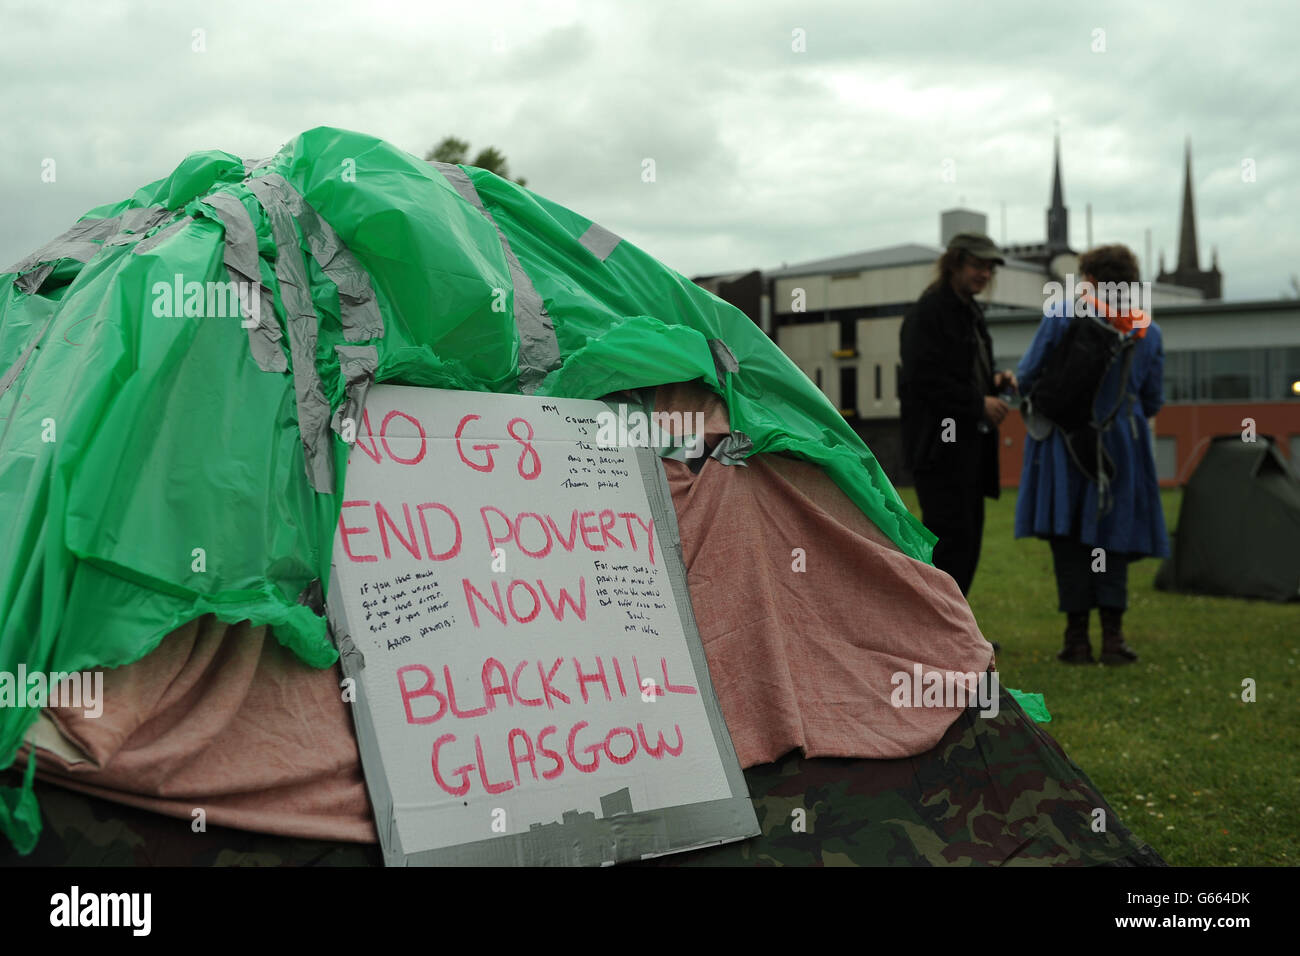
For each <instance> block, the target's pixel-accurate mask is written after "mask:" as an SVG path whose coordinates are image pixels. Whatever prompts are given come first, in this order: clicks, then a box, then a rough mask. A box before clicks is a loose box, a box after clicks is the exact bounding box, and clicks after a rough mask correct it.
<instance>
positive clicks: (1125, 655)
mask: <svg viewBox="0 0 1300 956" xmlns="http://www.w3.org/2000/svg"><path fill="white" fill-rule="evenodd" d="M1099 611H1100V612H1101V662H1102V663H1103V664H1132V663H1134V662H1135V661H1137V659H1138V656H1137V652H1136V651H1134V650H1133V648H1131V647H1129V646H1128V645H1127V644H1125V643H1124V631H1123V630H1122V628H1121V626H1120V625H1121V622H1122V621H1123V620H1124V609H1123V608H1118V607H1103V608H1099Z"/></svg>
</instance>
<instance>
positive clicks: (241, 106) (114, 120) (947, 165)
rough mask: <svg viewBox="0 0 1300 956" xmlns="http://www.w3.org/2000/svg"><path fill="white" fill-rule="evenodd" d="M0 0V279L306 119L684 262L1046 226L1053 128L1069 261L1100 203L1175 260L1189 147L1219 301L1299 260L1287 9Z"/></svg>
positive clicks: (715, 264)
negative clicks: (962, 225)
mask: <svg viewBox="0 0 1300 956" xmlns="http://www.w3.org/2000/svg"><path fill="white" fill-rule="evenodd" d="M0 6H2V7H3V15H4V23H5V26H4V30H3V33H2V34H0V89H2V90H3V93H4V97H3V101H4V105H3V106H2V107H0V110H2V111H3V114H4V115H3V118H4V130H5V135H4V136H3V137H0V210H3V220H2V225H0V260H3V261H0V268H3V267H5V266H7V265H9V264H10V263H11V262H14V261H16V260H18V259H20V258H21V257H22V256H24V255H25V254H27V253H28V252H30V251H32V250H33V249H35V248H36V247H38V246H39V245H41V244H42V243H43V242H45V241H47V240H48V239H50V238H52V237H53V236H55V235H57V234H58V233H60V232H62V231H63V230H64V229H66V228H67V227H68V226H69V225H71V223H72V222H73V221H75V220H76V219H77V218H78V217H79V216H81V215H82V214H83V213H84V212H85V211H86V210H88V209H90V208H91V207H93V206H96V205H99V204H101V203H104V202H111V201H116V200H119V199H122V198H125V197H126V196H127V195H129V194H130V193H131V192H132V191H133V190H134V189H135V188H137V187H138V186H140V185H142V184H144V183H146V182H149V181H151V180H154V179H157V178H159V177H161V176H164V175H166V174H167V173H168V172H170V171H171V169H172V168H173V167H175V165H176V164H177V163H178V162H179V161H180V160H181V159H182V158H183V157H184V156H185V154H186V153H188V152H191V151H193V150H197V149H205V148H212V147H216V148H220V149H224V150H227V151H229V152H232V153H234V154H236V155H239V156H242V157H261V156H267V155H270V154H271V153H273V152H274V151H275V150H276V149H277V148H278V147H279V146H280V144H281V143H283V142H284V141H285V140H287V139H289V138H291V137H292V136H293V135H295V134H296V133H298V132H301V131H302V130H304V129H308V128H311V127H314V126H319V125H331V126H341V127H347V128H351V129H357V130H362V131H365V132H369V133H373V134H375V135H377V136H381V137H383V138H385V139H388V140H389V141H391V142H393V143H395V144H397V145H398V146H401V147H402V148H405V149H407V150H410V151H412V152H415V153H419V154H421V155H422V154H423V152H424V150H426V149H427V148H428V147H429V146H431V145H432V144H433V143H434V142H436V141H437V140H438V139H440V138H441V137H443V136H444V135H447V134H455V135H458V136H460V137H462V138H464V139H467V140H469V141H470V143H471V146H472V148H474V149H477V148H478V147H481V146H486V145H495V146H497V147H498V148H500V149H501V150H503V151H504V152H505V154H506V155H507V157H508V158H509V160H510V163H511V169H512V171H513V172H514V174H515V175H523V176H526V177H527V179H528V185H529V188H531V189H534V190H536V191H537V192H540V193H542V194H544V195H546V196H549V197H551V198H552V199H555V200H557V201H559V202H561V203H563V204H565V205H567V206H569V207H571V208H573V209H575V210H577V211H578V212H580V213H582V214H583V215H585V216H588V217H590V218H593V219H595V220H597V221H599V222H600V223H602V224H603V225H604V226H606V227H607V228H609V229H612V230H614V231H615V232H617V233H619V234H621V235H622V236H624V237H625V238H627V239H629V240H631V241H633V242H635V243H636V244H638V245H639V246H641V247H642V248H644V249H645V250H647V251H648V252H650V253H651V254H653V255H655V256H656V257H658V258H659V259H661V260H662V261H664V262H665V263H667V264H668V265H670V266H672V267H673V268H675V269H677V270H678V271H680V272H683V273H686V274H687V275H694V274H699V273H706V272H723V271H736V270H741V269H748V268H754V267H758V268H765V267H773V266H779V265H780V264H782V263H783V262H788V263H795V262H799V261H802V260H807V259H814V258H821V257H824V256H832V255H839V254H844V253H849V252H854V251H857V250H861V249H869V248H875V247H879V246H885V245H892V244H895V243H901V242H924V243H929V244H934V243H937V241H938V222H939V211H940V210H941V209H945V208H949V207H951V206H956V205H959V204H960V205H964V206H966V207H968V208H973V209H976V210H979V211H982V212H985V213H987V214H988V216H989V231H990V233H991V234H992V235H993V237H994V238H995V239H996V240H998V241H1004V240H1005V241H1011V242H1017V241H1038V240H1041V239H1042V238H1043V236H1044V232H1045V222H1044V218H1045V217H1044V212H1045V208H1046V206H1047V204H1048V200H1049V195H1050V193H1049V190H1050V185H1051V180H1050V171H1051V151H1052V134H1053V130H1054V129H1055V128H1056V124H1057V123H1059V124H1060V132H1061V143H1062V155H1063V161H1062V166H1063V174H1064V182H1065V199H1066V203H1067V205H1068V206H1069V209H1070V238H1071V241H1072V243H1073V245H1074V246H1075V247H1076V248H1080V249H1081V248H1082V247H1083V246H1084V244H1085V240H1086V233H1085V218H1084V206H1085V203H1089V202H1090V203H1091V204H1092V207H1093V230H1094V237H1095V240H1096V242H1098V243H1100V242H1103V241H1120V242H1125V243H1128V244H1129V245H1130V246H1132V248H1133V249H1134V250H1135V251H1136V252H1137V253H1138V255H1139V256H1140V257H1141V256H1143V253H1144V246H1145V240H1144V232H1145V230H1147V229H1150V230H1151V235H1152V243H1153V249H1154V250H1155V251H1156V252H1159V251H1160V250H1162V249H1163V250H1164V251H1165V254H1166V258H1167V261H1168V263H1169V265H1170V267H1171V268H1172V266H1173V260H1174V259H1175V258H1176V252H1177V237H1178V215H1179V203H1180V197H1181V194H1182V169H1183V166H1182V163H1183V145H1184V141H1185V139H1186V138H1187V137H1190V138H1191V142H1192V150H1193V174H1194V186H1195V191H1196V202H1197V227H1198V234H1199V239H1200V245H1201V248H1200V255H1201V265H1202V267H1205V266H1206V265H1207V264H1208V261H1209V257H1210V250H1211V246H1213V247H1216V248H1217V249H1218V254H1219V264H1220V268H1221V269H1222V270H1223V272H1224V288H1225V292H1226V295H1227V296H1228V297H1229V298H1233V299H1257V298H1271V297H1276V296H1277V295H1279V294H1281V293H1283V292H1284V291H1288V290H1289V288H1290V282H1289V280H1290V277H1291V275H1292V274H1293V273H1298V272H1300V226H1298V224H1297V220H1298V217H1300V148H1297V147H1300V109H1298V108H1297V105H1296V104H1297V92H1296V91H1297V89H1298V88H1300V82H1298V81H1300V65H1298V60H1300V57H1297V53H1296V49H1295V42H1296V39H1297V36H1300V29H1297V28H1298V27H1300V8H1297V6H1296V5H1295V4H1294V3H1284V2H1278V3H1260V4H1246V3H1232V4H1227V3H1223V4H1215V3H1203V2H1189V0H1180V2H1177V3H1152V4H1142V5H1136V4H1133V3H1131V2H1121V3H1106V2H1097V3H1090V4H1081V3H1077V2H1071V3H1055V2H1052V3H1048V2H1042V0H1037V2H1005V3H998V2H988V3H976V2H971V0H964V2H960V3H955V2H953V3H949V2H942V3H896V2H891V3H881V2H875V0H869V2H863V0H856V2H843V3H831V2H826V3H782V2H768V0H750V2H747V3H743V4H742V3H730V2H709V0H695V2H687V3H678V2H672V0H657V2H654V3H643V2H630V0H624V2H613V0H608V2H590V3H588V2H583V0H551V2H548V0H537V2H521V3H496V2H489V0H473V2H456V3H450V2H436V3H416V2H390V0H367V2H364V3H358V2H334V0H318V2H312V3H297V2H292V3H291V2H283V3H281V2H276V3H271V2H267V0H261V2H243V0H233V2H232V0H221V2H217V0H170V2H146V0H139V2H122V0H96V2H80V0H69V2H61V3H58V4H52V3H48V2H44V0H42V2H33V3H23V2H13V0H0ZM195 31H202V32H201V33H196V32H195ZM196 47H202V49H201V50H196V49H195V48H196ZM51 158H52V159H54V160H55V163H56V166H55V168H56V179H55V181H54V182H52V183H48V182H43V181H42V178H41V172H42V168H43V167H42V163H43V161H44V160H46V159H51ZM647 158H650V159H653V160H654V161H655V169H656V179H655V181H654V182H653V183H646V182H643V181H642V175H641V172H642V168H643V161H644V160H645V159H647ZM1252 179H1253V181H1251V180H1252ZM1003 204H1005V216H1006V232H1005V234H1004V233H1003V229H1002V210H1003ZM1144 276H1145V264H1144ZM1292 294H1294V293H1292Z"/></svg>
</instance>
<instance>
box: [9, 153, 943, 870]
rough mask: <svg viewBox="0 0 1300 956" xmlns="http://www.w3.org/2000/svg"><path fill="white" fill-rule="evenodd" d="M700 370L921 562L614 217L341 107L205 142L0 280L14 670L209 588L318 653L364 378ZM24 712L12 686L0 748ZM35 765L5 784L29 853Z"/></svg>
mask: <svg viewBox="0 0 1300 956" xmlns="http://www.w3.org/2000/svg"><path fill="white" fill-rule="evenodd" d="M241 291H242V292H243V293H244V294H243V295H242V297H240V296H239V293H240V292H241ZM694 380H703V381H704V382H705V383H706V384H707V385H708V386H709V387H710V388H713V389H715V390H716V391H717V392H718V393H719V394H720V395H721V396H722V397H723V398H724V400H725V401H726V404H727V408H728V409H729V411H730V415H731V423H732V428H733V432H732V435H731V436H730V438H729V439H728V440H727V441H726V442H724V445H723V447H722V448H721V449H720V450H721V451H722V452H723V454H724V455H725V456H726V457H728V458H730V459H732V460H739V459H742V458H744V457H746V456H748V455H751V454H756V453H761V452H784V453H786V454H790V455H794V456H796V457H800V458H804V459H807V460H810V461H813V462H816V463H817V464H819V465H820V466H822V467H823V468H824V469H825V470H826V471H827V473H828V474H829V475H830V476H831V477H832V478H833V479H834V480H835V481H836V483H837V484H838V485H839V486H840V487H841V488H842V489H843V490H844V491H845V492H846V493H847V494H848V496H849V497H850V498H851V499H852V500H853V501H854V502H855V503H856V504H857V505H858V506H859V507H860V508H861V509H862V510H863V511H864V512H865V513H866V514H867V515H868V516H869V517H870V518H871V519H872V520H873V521H874V522H875V523H876V524H877V525H878V526H879V527H880V528H881V530H883V531H884V532H885V533H886V534H887V535H889V537H890V538H891V539H892V540H894V541H895V542H896V543H897V544H898V545H899V546H900V547H901V548H902V549H903V551H904V552H905V553H907V554H908V555H910V556H912V557H914V558H917V559H920V560H923V561H928V560H929V559H930V552H931V548H932V545H933V541H934V538H933V536H932V535H931V534H930V533H929V532H928V531H926V530H925V528H924V527H923V526H922V525H921V524H920V523H919V522H918V521H917V520H916V519H915V518H913V517H912V516H911V515H910V514H909V513H908V512H907V509H906V508H905V507H904V505H903V504H902V502H901V501H900V500H899V498H898V495H897V494H896V492H895V491H894V489H893V487H892V486H891V485H890V483H889V481H888V480H887V479H886V477H885V475H884V473H883V472H882V470H881V469H880V467H879V465H878V464H877V462H876V460H875V458H874V457H873V456H872V454H871V452H870V451H869V450H868V449H867V448H866V446H865V445H864V444H863V443H862V441H861V440H860V439H859V438H858V437H857V436H856V435H855V434H854V433H853V431H852V429H851V428H850V427H849V426H848V425H847V424H846V423H845V421H844V419H843V418H842V417H841V416H840V414H839V413H838V412H837V411H836V410H835V409H834V407H832V405H831V404H830V402H829V401H828V400H827V399H826V398H825V397H824V396H823V395H822V394H821V392H820V391H819V390H818V389H817V388H816V387H815V386H813V385H812V383H811V382H809V381H808V380H807V378H806V377H805V376H804V375H803V374H801V373H800V372H799V371H798V369H797V368H796V367H795V366H794V364H793V363H792V362H790V360H789V359H787V358H786V357H785V355H784V354H783V353H782V352H781V351H780V350H779V349H778V348H777V347H776V346H775V345H774V344H773V343H772V342H771V341H770V340H769V339H768V338H767V336H766V335H764V334H763V332H762V331H760V330H759V329H758V328H757V327H755V326H754V324H753V323H752V322H751V321H750V320H749V319H748V318H746V317H745V316H744V315H743V314H742V313H740V312H739V311H737V310H736V309H734V308H733V307H731V306H729V305H727V304H726V303H724V302H722V301H721V300H719V299H717V298H715V297H714V296H712V295H710V294H709V293H707V292H705V291H703V290H702V289H700V288H698V287H697V286H695V285H694V284H693V283H691V282H689V281H688V280H686V279H684V278H683V277H682V276H680V275H678V274H677V273H675V272H673V271H671V270H670V269H668V268H666V267H664V266H663V265H661V264H659V263H658V262H656V261H655V260H654V259H652V258H651V257H650V256H648V255H646V254H645V253H643V252H642V251H641V250H639V249H637V248H636V247H634V246H632V245H631V244H630V243H627V242H622V241H620V240H619V239H618V237H616V236H614V235H612V234H611V233H609V232H607V231H606V230H604V229H602V228H601V227H600V226H598V225H595V224H593V223H591V222H590V221H589V220H586V219H584V218H582V217H581V216H578V215H576V214H574V213H572V212H570V211H569V210H567V209H564V208H562V207H560V206H558V205H556V204H554V203H551V202H548V201H547V200H545V199H543V198H541V197H540V196H537V195H535V194H533V193H531V192H529V191H527V190H525V189H523V188H521V187H519V186H517V185H515V184H513V183H510V182H508V181H506V180H503V179H500V178H498V177H497V176H495V175H493V174H491V173H489V172H486V171H484V170H480V169H473V168H469V167H459V166H445V165H430V164H427V163H424V162H421V161H420V160H418V159H417V158H415V157H414V156H411V155H409V154H407V153H404V152H402V151H401V150H398V149H396V148H394V147H392V146H390V145H388V144H386V143H384V142H382V141H380V140H377V139H375V138H373V137H370V136H365V135H362V134H359V133H353V132H347V131H343V130H337V129H330V128H318V129H314V130H310V131H308V132H306V133H303V134H302V135H300V136H298V137H296V138H295V139H293V140H292V141H291V142H289V143H288V144H286V145H285V146H284V147H283V148H282V149H281V150H280V151H279V152H278V153H277V154H276V155H275V156H274V157H273V158H271V159H270V160H264V161H255V162H245V161H243V160H241V159H239V158H237V157H235V156H232V155H230V154H229V153H224V152H220V151H217V150H208V151H205V152H199V153H194V154H192V155H190V156H189V157H188V158H186V159H185V161H184V162H182V163H181V164H180V165H179V166H178V167H177V168H176V170H175V171H174V172H173V173H172V174H171V175H170V176H168V177H166V178H165V179H161V180H159V181H157V182H155V183H152V184H150V185H148V186H145V187H143V188H142V189H140V190H138V191H137V192H136V193H135V194H134V195H133V196H132V197H131V198H130V199H127V200H124V201H122V202H119V203H116V204H113V205H108V206H101V207H99V208H97V209H94V210H92V211H91V212H89V213H88V214H87V215H86V217H85V218H83V219H82V220H81V221H79V222H78V223H77V224H76V225H75V226H73V228H72V229H70V230H69V231H68V232H66V233H65V234H64V235H62V236H60V237H59V238H58V239H56V240H54V241H53V242H51V243H50V244H48V245H47V246H46V247H44V248H42V249H41V250H39V251H37V252H36V253H34V254H33V255H31V256H29V257H28V258H27V259H25V260H23V261H22V262H20V263H18V264H16V265H15V266H13V267H11V268H9V269H8V270H6V273H4V274H3V275H2V276H0V516H2V517H3V520H0V671H6V672H10V673H13V672H15V671H16V670H17V665H18V664H19V663H22V664H24V665H25V666H26V668H27V669H28V671H38V670H39V671H44V672H58V671H66V672H71V671H78V670H84V669H89V668H97V667H116V666H120V665H123V664H127V663H130V662H133V661H136V660H138V659H140V658H141V657H143V656H144V655H145V654H147V653H148V652H149V651H151V650H152V649H153V648H154V647H155V646H156V645H157V644H158V642H159V641H160V640H161V639H162V638H163V637H164V636H165V635H166V634H168V633H169V632H171V631H172V630H174V629H175V628H176V627H178V626H180V625H181V624H183V623H185V622H187V621H190V620H193V619H195V618H197V617H199V616H201V615H204V614H208V613H211V614H215V615H216V616H217V617H218V618H220V619H221V620H222V621H226V622H235V621H240V620H244V619H247V620H249V621H251V622H253V624H255V625H260V624H267V625H270V626H271V627H272V628H273V630H274V633H275V636H276V638H277V639H278V640H279V641H280V642H281V643H282V644H284V645H285V646H287V647H289V648H291V649H292V650H293V651H294V652H296V653H297V654H298V656H299V657H300V658H301V659H302V660H303V661H305V662H306V663H308V664H311V665H313V666H318V667H320V666H326V665H328V664H330V663H331V662H332V661H333V660H334V659H335V656H336V654H335V651H334V648H333V646H332V645H331V643H330V641H329V638H328V636H327V634H326V627H325V619H324V617H323V616H322V615H321V614H320V594H321V593H322V590H323V588H324V587H325V585H326V584H327V580H326V578H327V574H328V569H329V566H330V549H331V546H332V543H333V538H334V529H335V524H336V521H337V519H338V514H339V509H340V505H341V494H342V490H343V483H344V469H345V463H346V458H347V451H348V445H347V443H346V442H345V441H344V438H343V436H342V433H343V432H345V431H347V430H348V426H349V424H350V422H349V418H350V414H351V410H353V409H355V408H358V407H359V406H360V405H361V403H362V402H363V401H364V395H365V391H366V389H367V388H368V387H369V386H370V385H371V384H372V383H377V382H389V383H394V384H405V385H424V386H435V387H442V388H455V389H469V390H477V391H493V392H515V393H524V394H534V395H539V396H545V395H554V396H563V397H569V398H598V397H600V396H604V395H607V394H610V393H612V392H616V391H619V390H622V389H638V388H643V387H648V386H655V385H659V384H662V383H670V382H683V381H694ZM36 717H37V709H36V708H32V707H21V706H20V707H4V708H0V769H3V768H6V767H9V766H10V765H11V764H12V763H13V761H14V759H15V755H16V753H17V750H18V748H19V746H20V745H21V743H22V740H23V737H24V733H25V731H26V730H27V728H28V726H29V725H30V724H31V723H32V722H33V721H34V720H35V719H36ZM34 766H35V761H30V762H29V764H28V767H29V771H28V774H27V777H26V780H25V785H24V786H23V788H22V789H21V790H14V789H13V788H6V789H4V790H2V791H0V830H3V832H4V833H5V834H6V835H7V836H9V837H10V839H12V840H13V841H14V843H15V845H16V846H18V848H19V849H20V850H24V851H25V850H26V849H30V847H31V846H32V844H33V843H34V842H35V839H36V835H37V833H38V832H39V816H38V813H37V809H36V804H35V799H34V796H33V793H32V789H31V781H32V776H31V770H32V768H34Z"/></svg>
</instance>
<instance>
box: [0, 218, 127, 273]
mask: <svg viewBox="0 0 1300 956" xmlns="http://www.w3.org/2000/svg"><path fill="white" fill-rule="evenodd" d="M120 223H121V217H120V216H112V217H110V218H108V219H83V220H81V222H76V223H73V224H72V227H71V228H70V229H68V230H67V231H66V232H64V233H63V235H61V236H59V237H58V238H57V239H52V240H51V241H49V242H47V243H46V244H45V245H43V246H41V248H39V249H37V250H36V251H35V252H33V253H32V254H31V255H30V256H27V258H25V259H23V260H22V261H20V262H16V263H14V264H13V265H12V266H10V267H9V268H8V269H6V270H4V271H5V272H13V273H19V274H21V273H24V272H27V271H28V270H29V269H34V268H35V267H36V266H39V265H44V264H45V263H49V262H57V261H58V260H59V259H76V260H77V261H78V262H89V261H90V259H91V257H92V256H94V255H96V254H97V253H98V252H99V250H100V248H101V246H100V242H102V241H103V240H105V239H107V238H108V237H109V236H111V235H113V234H114V233H116V232H117V231H118V229H119V225H120ZM95 240H99V242H96V241H95Z"/></svg>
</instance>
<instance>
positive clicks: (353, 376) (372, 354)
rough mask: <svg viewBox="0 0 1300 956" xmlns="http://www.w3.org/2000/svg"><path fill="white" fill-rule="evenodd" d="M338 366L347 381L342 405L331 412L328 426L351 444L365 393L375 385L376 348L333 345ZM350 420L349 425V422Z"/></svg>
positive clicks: (361, 413)
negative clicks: (332, 416) (332, 415)
mask: <svg viewBox="0 0 1300 956" xmlns="http://www.w3.org/2000/svg"><path fill="white" fill-rule="evenodd" d="M334 351H335V352H336V353H337V354H338V357H339V368H341V369H342V371H343V380H344V381H345V382H346V383H347V388H346V390H345V392H344V399H343V404H342V405H340V406H339V407H338V411H336V412H335V413H334V418H333V419H332V420H331V421H330V428H332V429H334V432H335V433H336V434H338V435H340V436H341V437H342V438H343V440H344V441H345V442H347V443H348V444H349V445H351V444H352V443H353V442H355V441H356V440H357V429H359V428H360V427H361V416H362V415H364V414H365V411H366V393H367V392H369V391H370V386H371V385H373V384H375V370H376V369H377V368H379V350H378V349H376V348H375V347H374V346H373V345H336V346H334ZM349 423H350V424H349Z"/></svg>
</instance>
